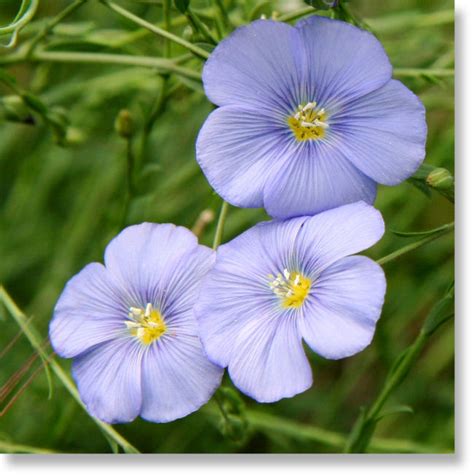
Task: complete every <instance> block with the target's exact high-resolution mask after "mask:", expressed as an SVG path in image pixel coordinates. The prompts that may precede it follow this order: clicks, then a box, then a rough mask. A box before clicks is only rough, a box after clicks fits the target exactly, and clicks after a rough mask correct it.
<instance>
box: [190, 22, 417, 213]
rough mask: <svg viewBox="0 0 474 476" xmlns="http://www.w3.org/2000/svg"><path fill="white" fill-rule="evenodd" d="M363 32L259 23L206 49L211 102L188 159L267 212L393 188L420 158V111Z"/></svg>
mask: <svg viewBox="0 0 474 476" xmlns="http://www.w3.org/2000/svg"><path fill="white" fill-rule="evenodd" d="M391 76H392V67H391V64H390V62H389V59H388V57H387V55H386V54H385V51H384V49H383V47H382V45H381V44H380V42H379V41H378V40H377V39H376V38H375V37H374V36H373V35H372V34H370V33H368V32H367V31H364V30H361V29H359V28H357V27H355V26H353V25H350V24H348V23H345V22H341V21H338V20H330V19H328V18H323V17H318V16H313V17H310V18H308V19H305V20H302V21H300V22H299V23H298V24H297V25H296V27H293V26H290V25H287V24H285V23H280V22H275V21H270V20H259V21H255V22H253V23H251V24H250V25H247V26H244V27H241V28H239V29H237V30H236V31H235V32H234V33H232V34H231V35H230V36H229V37H228V38H227V39H225V40H223V41H222V42H221V43H220V44H219V45H218V46H217V47H216V49H215V50H214V51H213V53H212V54H211V56H210V58H209V59H208V61H207V62H206V64H205V66H204V71H203V82H204V89H205V91H206V94H207V96H208V98H209V99H210V101H212V102H213V103H215V104H217V105H218V106H220V107H219V108H218V109H216V110H215V111H214V112H212V113H211V115H210V116H209V117H208V119H207V120H206V122H205V123H204V125H203V127H202V129H201V131H200V133H199V137H198V140H197V144H196V156H197V160H198V162H199V164H200V166H201V168H202V169H203V171H204V174H205V175H206V177H207V179H208V180H209V182H210V184H211V185H212V187H214V189H215V190H216V191H217V192H218V193H219V194H220V195H221V196H222V197H223V198H224V199H225V200H227V201H228V202H230V203H231V204H233V205H236V206H239V207H262V206H263V207H265V209H266V210H267V212H268V213H269V214H270V215H271V216H273V217H277V218H290V217H294V216H302V215H313V214H315V213H319V212H321V211H323V210H327V209H330V208H334V207H337V206H339V205H343V204H347V203H353V202H356V201H359V200H364V201H365V202H367V203H370V204H371V203H373V201H374V199H375V195H376V185H377V183H380V184H385V185H396V184H398V183H400V182H402V181H403V180H405V179H406V178H408V177H409V176H410V175H412V174H413V173H414V172H415V171H416V170H417V168H418V167H419V165H420V164H421V162H422V161H423V158H424V156H425V141H426V122H425V109H424V107H423V105H422V104H421V102H420V101H419V100H418V98H417V97H416V96H415V95H414V94H413V93H412V92H411V91H410V90H409V89H407V88H406V87H405V86H404V85H403V84H402V83H400V82H399V81H396V80H393V79H391Z"/></svg>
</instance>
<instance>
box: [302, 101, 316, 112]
mask: <svg viewBox="0 0 474 476" xmlns="http://www.w3.org/2000/svg"><path fill="white" fill-rule="evenodd" d="M315 107H316V102H314V101H313V102H309V103H308V104H306V106H305V107H304V108H303V109H302V111H303V112H306V111H307V110H308V109H314V108H315Z"/></svg>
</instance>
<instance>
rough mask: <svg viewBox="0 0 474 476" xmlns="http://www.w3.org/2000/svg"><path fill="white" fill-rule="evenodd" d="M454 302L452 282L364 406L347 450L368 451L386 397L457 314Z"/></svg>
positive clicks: (348, 440) (347, 443)
mask: <svg viewBox="0 0 474 476" xmlns="http://www.w3.org/2000/svg"><path fill="white" fill-rule="evenodd" d="M453 306H454V282H453V283H451V285H450V286H449V290H448V292H447V293H446V295H445V296H444V297H443V298H442V299H441V300H440V301H438V302H437V303H436V304H435V306H433V308H432V309H431V311H430V313H429V314H428V316H427V317H426V319H425V322H424V324H423V326H422V327H421V329H420V331H419V333H418V336H417V338H416V339H415V341H414V342H413V344H411V345H410V346H409V347H408V348H407V349H406V350H405V351H404V352H402V353H401V354H400V357H398V359H396V360H395V362H394V363H393V365H392V368H391V369H390V371H389V373H388V376H387V378H386V379H385V382H384V385H383V387H382V389H381V391H380V393H379V394H378V395H377V397H376V398H375V400H374V401H373V403H372V404H371V405H370V407H369V408H368V409H367V410H366V409H365V408H362V409H361V412H360V414H359V417H358V419H357V420H356V423H355V424H354V426H353V428H352V431H351V433H350V434H349V437H348V439H347V442H346V445H345V448H344V451H345V452H346V453H363V452H365V450H366V448H367V446H368V445H369V443H370V440H371V438H372V435H373V433H374V431H375V428H376V425H377V422H378V421H379V420H380V418H381V417H382V416H381V411H382V409H383V406H384V405H385V403H386V401H387V399H388V398H389V397H390V395H391V394H392V393H393V391H394V390H395V389H396V388H397V387H398V386H399V385H400V384H401V383H402V382H403V380H404V379H405V377H406V376H407V375H408V373H409V372H410V370H411V369H412V368H413V367H414V365H415V364H416V362H417V358H418V356H419V355H420V353H421V351H422V350H423V348H424V347H425V345H426V343H427V342H428V340H429V338H430V336H431V335H432V334H433V333H434V332H435V331H436V330H437V329H438V328H439V327H440V326H441V325H442V324H444V323H445V322H446V321H448V320H449V319H452V318H453V317H454V311H453Z"/></svg>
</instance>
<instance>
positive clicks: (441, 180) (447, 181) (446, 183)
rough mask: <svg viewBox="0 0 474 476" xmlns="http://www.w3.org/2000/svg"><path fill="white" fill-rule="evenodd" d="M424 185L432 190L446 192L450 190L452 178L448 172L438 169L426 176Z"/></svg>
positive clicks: (452, 182)
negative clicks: (436, 189)
mask: <svg viewBox="0 0 474 476" xmlns="http://www.w3.org/2000/svg"><path fill="white" fill-rule="evenodd" d="M426 183H427V184H428V185H429V186H430V187H433V188H438V189H440V190H448V189H450V188H452V186H453V184H454V178H453V176H452V175H451V173H450V172H449V170H447V169H444V168H442V167H439V168H437V169H434V170H433V171H432V172H430V173H429V174H428V176H427V177H426Z"/></svg>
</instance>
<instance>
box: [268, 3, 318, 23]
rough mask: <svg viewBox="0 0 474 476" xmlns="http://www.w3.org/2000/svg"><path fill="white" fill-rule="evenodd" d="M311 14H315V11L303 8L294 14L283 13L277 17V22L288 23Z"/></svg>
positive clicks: (311, 8)
mask: <svg viewBox="0 0 474 476" xmlns="http://www.w3.org/2000/svg"><path fill="white" fill-rule="evenodd" d="M311 13H316V10H315V9H314V8H313V7H303V8H300V9H299V10H295V11H294V12H289V13H285V14H284V15H280V16H278V17H277V20H278V21H282V22H289V21H293V20H297V19H298V18H301V17H304V16H305V15H310V14H311Z"/></svg>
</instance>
